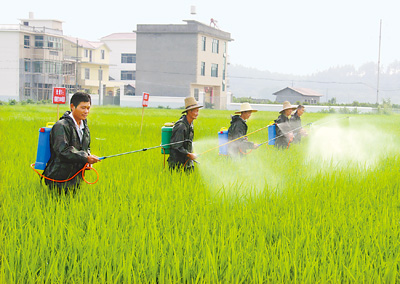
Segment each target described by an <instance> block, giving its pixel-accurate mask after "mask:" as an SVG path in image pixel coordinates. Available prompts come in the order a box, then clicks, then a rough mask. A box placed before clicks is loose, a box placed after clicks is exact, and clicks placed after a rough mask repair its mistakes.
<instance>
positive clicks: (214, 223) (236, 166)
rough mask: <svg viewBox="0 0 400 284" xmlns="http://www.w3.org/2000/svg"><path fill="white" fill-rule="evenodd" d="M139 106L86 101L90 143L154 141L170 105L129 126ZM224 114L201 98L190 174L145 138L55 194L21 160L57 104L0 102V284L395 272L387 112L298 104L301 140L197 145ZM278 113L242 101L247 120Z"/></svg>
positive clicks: (396, 221) (107, 148) (398, 241)
mask: <svg viewBox="0 0 400 284" xmlns="http://www.w3.org/2000/svg"><path fill="white" fill-rule="evenodd" d="M61 109H62V108H61ZM65 110H67V109H63V110H62V111H61V112H60V115H61V114H62V112H63V111H65ZM141 112H142V110H141V109H133V108H119V107H98V106H93V107H92V109H91V113H90V115H89V119H88V124H89V128H90V131H91V135H92V143H91V151H92V153H93V154H95V155H97V156H107V155H112V154H117V153H123V152H127V151H133V150H137V149H142V148H145V147H152V146H157V145H160V143H161V127H162V126H163V125H164V123H166V122H172V121H177V120H178V119H179V117H180V110H170V109H146V110H145V116H144V126H143V130H142V133H141V135H140V133H139V132H140V123H141ZM230 114H232V112H230V111H216V110H203V109H202V110H200V114H199V117H198V119H197V120H196V121H195V123H194V127H195V138H194V141H195V144H194V150H195V152H196V153H198V154H200V156H199V158H198V161H199V162H200V164H198V165H196V166H197V167H196V170H195V171H194V172H193V173H191V174H186V173H181V172H170V171H169V170H167V169H164V156H163V155H162V154H161V150H160V149H159V148H158V149H154V150H148V151H145V152H139V153H134V154H130V155H125V156H120V157H115V158H110V159H106V160H104V161H102V162H100V163H97V164H95V166H94V167H95V168H96V169H97V171H98V172H99V176H100V177H99V181H98V182H97V183H95V184H93V185H88V184H86V183H83V185H82V186H81V188H80V189H79V190H78V191H77V192H76V193H75V194H68V195H61V196H59V195H58V194H55V193H54V192H51V191H50V190H49V189H48V188H47V187H46V186H44V185H41V183H40V178H39V176H38V175H37V174H36V173H35V172H34V171H33V170H32V169H31V168H30V164H32V163H34V162H35V159H36V150H37V142H38V135H39V132H38V130H39V128H40V127H43V126H45V125H46V123H47V122H51V121H55V120H56V107H54V106H30V105H25V106H23V105H15V106H8V105H6V106H0V131H1V136H0V137H1V138H0V155H1V159H0V168H1V171H0V186H1V192H0V218H1V219H0V238H1V242H0V283H182V282H183V283H349V282H352V283H360V282H362V283H396V282H400V266H399V265H400V194H399V184H400V175H399V172H400V166H399V162H400V160H399V149H400V148H399V146H400V142H399V141H400V130H399V123H400V116H399V115H395V114H392V115H354V114H353V115H351V117H350V118H347V117H346V116H345V115H339V114H336V115H328V114H312V113H305V114H304V116H303V125H305V124H307V123H312V124H311V126H306V127H305V128H306V129H307V131H308V133H309V135H308V137H305V138H303V141H302V143H301V144H297V145H293V146H291V147H290V148H289V149H287V150H278V149H274V148H273V147H271V146H269V147H267V146H266V145H265V144H264V145H263V146H261V147H260V148H258V149H256V150H253V151H252V152H251V153H249V154H247V155H245V156H243V157H242V158H240V159H231V158H227V157H224V156H219V155H218V149H216V150H213V151H209V152H206V151H207V150H208V149H210V148H213V147H215V146H217V145H218V137H217V133H218V131H219V130H220V128H221V127H229V121H230ZM277 115H278V114H277V113H271V112H257V113H254V114H253V115H252V117H251V118H250V120H249V121H248V126H249V132H252V131H255V130H257V129H260V128H262V127H264V126H266V125H268V124H269V122H270V121H272V120H273V119H275V118H276V117H277ZM249 140H250V141H254V142H257V143H262V142H265V141H267V140H268V136H267V130H262V131H258V132H257V133H255V134H252V135H250V136H249ZM205 152H206V153H205ZM86 179H87V180H89V181H94V180H95V179H96V175H95V174H94V173H93V171H88V172H87V174H86Z"/></svg>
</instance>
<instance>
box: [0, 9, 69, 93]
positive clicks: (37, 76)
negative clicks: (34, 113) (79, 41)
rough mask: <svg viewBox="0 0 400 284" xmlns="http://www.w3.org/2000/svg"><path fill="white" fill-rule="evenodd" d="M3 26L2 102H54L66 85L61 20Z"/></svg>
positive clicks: (0, 49) (0, 51) (0, 50)
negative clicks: (55, 90) (54, 95)
mask: <svg viewBox="0 0 400 284" xmlns="http://www.w3.org/2000/svg"><path fill="white" fill-rule="evenodd" d="M20 21H21V22H20V24H15V25H0V42H1V43H2V44H1V46H0V64H1V65H0V66H1V67H0V78H1V88H0V100H9V99H16V100H26V99H33V100H43V99H51V98H52V97H51V95H52V91H53V87H61V86H62V84H63V74H62V62H63V45H62V44H63V42H62V38H63V32H62V22H61V21H58V20H37V19H34V18H33V14H32V13H30V15H29V19H21V20H20Z"/></svg>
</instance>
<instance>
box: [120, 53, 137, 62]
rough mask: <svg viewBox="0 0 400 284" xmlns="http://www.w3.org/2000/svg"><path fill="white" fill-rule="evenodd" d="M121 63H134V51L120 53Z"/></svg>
mask: <svg viewBox="0 0 400 284" xmlns="http://www.w3.org/2000/svg"><path fill="white" fill-rule="evenodd" d="M121 63H136V54H135V53H122V54H121Z"/></svg>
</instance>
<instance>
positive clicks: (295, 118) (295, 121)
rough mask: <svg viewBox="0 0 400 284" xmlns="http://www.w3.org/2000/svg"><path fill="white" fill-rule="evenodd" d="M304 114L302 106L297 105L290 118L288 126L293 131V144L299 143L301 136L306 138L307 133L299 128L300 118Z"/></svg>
mask: <svg viewBox="0 0 400 284" xmlns="http://www.w3.org/2000/svg"><path fill="white" fill-rule="evenodd" d="M304 112H305V107H304V106H303V105H298V106H297V109H296V111H295V112H294V113H293V114H292V116H291V117H290V126H291V127H292V130H293V135H294V138H293V143H300V142H301V137H302V136H307V135H308V134H307V131H306V130H305V129H304V128H303V127H302V126H301V116H302V115H303V113H304Z"/></svg>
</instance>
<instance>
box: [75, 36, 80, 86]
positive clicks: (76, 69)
mask: <svg viewBox="0 0 400 284" xmlns="http://www.w3.org/2000/svg"><path fill="white" fill-rule="evenodd" d="M78 48H79V45H78V38H77V39H76V62H75V93H76V92H78V55H79V52H78Z"/></svg>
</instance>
